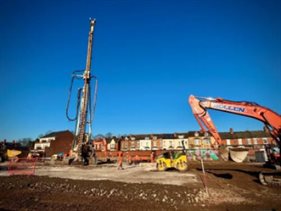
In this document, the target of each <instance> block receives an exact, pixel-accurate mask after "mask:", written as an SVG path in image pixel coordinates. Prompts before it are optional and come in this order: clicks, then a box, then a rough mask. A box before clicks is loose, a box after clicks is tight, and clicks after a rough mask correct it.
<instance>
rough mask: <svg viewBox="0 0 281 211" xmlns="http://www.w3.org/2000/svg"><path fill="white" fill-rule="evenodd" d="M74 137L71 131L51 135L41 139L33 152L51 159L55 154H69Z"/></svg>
mask: <svg viewBox="0 0 281 211" xmlns="http://www.w3.org/2000/svg"><path fill="white" fill-rule="evenodd" d="M73 139H74V135H73V134H72V132H70V131H69V130H65V131H57V132H52V133H49V134H47V135H45V136H43V137H41V138H40V139H39V141H38V142H37V143H35V144H34V150H32V151H33V152H38V153H39V154H41V155H43V156H45V157H51V156H52V155H54V154H58V153H63V154H68V153H69V151H70V149H71V145H72V141H73Z"/></svg>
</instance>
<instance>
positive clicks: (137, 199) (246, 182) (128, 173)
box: [0, 161, 281, 211]
mask: <svg viewBox="0 0 281 211" xmlns="http://www.w3.org/2000/svg"><path fill="white" fill-rule="evenodd" d="M123 167H124V169H123V170H117V165H116V164H115V163H112V164H102V165H97V166H86V167H84V166H80V165H74V166H68V165H62V164H59V163H56V164H55V165H47V164H46V163H45V164H44V163H37V166H36V170H35V175H34V176H24V175H14V176H9V172H8V171H7V163H3V164H1V166H0V190H1V191H0V210H63V209H65V210H239V211H240V210H262V211H264V210H281V200H280V196H281V187H268V186H263V185H261V184H260V183H259V180H258V174H259V172H260V171H265V172H268V171H272V170H270V169H265V168H263V167H262V164H253V163H240V164H239V163H234V162H230V161H229V162H223V161H210V162H204V168H205V171H206V176H205V177H204V176H203V174H202V168H201V163H200V162H195V161H194V162H191V163H190V164H189V170H188V171H186V172H178V171H176V170H170V171H166V172H158V171H156V170H155V169H156V168H155V164H154V163H152V164H151V163H142V164H138V165H130V166H129V165H125V166H123Z"/></svg>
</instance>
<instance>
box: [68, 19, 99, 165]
mask: <svg viewBox="0 0 281 211" xmlns="http://www.w3.org/2000/svg"><path fill="white" fill-rule="evenodd" d="M95 23H96V20H95V19H90V31H89V36H88V48H87V60H86V68H85V71H84V72H83V71H74V72H73V75H72V80H71V85H70V88H69V97H68V102H67V108H66V116H67V118H68V119H69V120H70V121H76V127H75V136H74V140H73V143H72V153H71V155H70V157H69V164H71V163H72V162H73V161H84V164H86V165H87V163H88V160H89V158H90V157H91V155H92V154H93V153H92V152H91V145H90V144H89V139H90V138H91V136H92V122H93V113H94V110H95V105H96V95H97V79H96V77H95V76H92V75H91V60H92V45H93V34H94V27H95ZM79 72H83V74H82V75H81V74H79ZM92 78H94V79H95V82H96V83H95V91H94V107H93V108H92V105H91V101H92V100H91V88H90V85H91V79H92ZM75 79H82V80H83V81H84V85H83V88H80V89H78V94H77V106H76V116H75V117H74V118H70V117H69V115H68V113H69V112H68V109H69V104H70V98H71V92H72V86H73V82H74V80H75ZM87 126H88V128H87Z"/></svg>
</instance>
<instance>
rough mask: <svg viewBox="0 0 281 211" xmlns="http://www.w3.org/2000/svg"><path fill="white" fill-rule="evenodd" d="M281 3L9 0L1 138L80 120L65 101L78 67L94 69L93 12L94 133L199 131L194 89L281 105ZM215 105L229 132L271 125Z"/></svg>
mask: <svg viewBox="0 0 281 211" xmlns="http://www.w3.org/2000/svg"><path fill="white" fill-rule="evenodd" d="M280 11H281V2H280V1H278V0H269V1H263V0H261V1H258V0H248V1H244V0H238V1H237V0H222V1H219V0H214V1H210V0H206V1H160V0H159V1H151V0H147V1H146V0H142V1H138V0H132V1H131V0H119V1H114V0H112V1H109V0H108V1H86V0H81V1H77V0H67V1H64V0H61V1H55V0H40V1H38V0H25V1H24V0H12V1H10V0H0V25H1V28H0V73H1V75H0V119H1V121H0V140H2V139H7V140H13V139H19V138H27V137H30V138H36V137H37V136H38V135H39V134H43V133H46V132H47V131H57V130H65V129H69V130H73V129H74V123H73V122H68V120H67V119H66V117H65V107H66V102H67V97H68V88H69V83H70V77H71V73H72V71H73V70H77V69H78V70H81V69H84V68H85V63H86V48H87V36H88V30H89V22H88V19H89V17H93V18H96V20H97V24H96V28H95V38H94V49H93V61H92V72H93V74H94V75H96V76H97V77H98V79H99V89H98V101H97V109H96V113H95V122H94V125H93V133H94V134H100V133H102V134H105V133H107V132H111V133H113V134H115V135H119V134H139V133H173V132H186V131H190V130H198V129H199V126H198V124H197V122H196V121H195V119H194V117H193V115H192V112H191V109H190V107H189V105H188V104H187V98H188V96H189V95H190V94H193V95H196V96H211V97H222V98H225V99H230V100H237V101H242V100H246V101H253V102H257V103H259V104H260V105H263V106H266V107H268V108H271V109H272V110H274V111H276V112H277V113H279V114H280V113H281V94H280V90H281V83H280V79H281V13H280ZM73 106H74V105H73ZM210 114H211V116H212V118H213V121H214V122H215V124H216V126H217V128H218V129H219V131H228V130H229V128H230V127H232V128H234V130H236V131H238V130H259V129H262V126H263V125H262V124H261V123H260V122H258V121H256V120H253V119H249V118H246V117H240V116H235V115H231V114H226V113H222V112H216V111H210Z"/></svg>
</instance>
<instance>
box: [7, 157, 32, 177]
mask: <svg viewBox="0 0 281 211" xmlns="http://www.w3.org/2000/svg"><path fill="white" fill-rule="evenodd" d="M36 162H37V159H36V158H31V159H26V158H18V159H11V160H10V161H9V164H8V174H9V176H11V175H34V174H35V166H36Z"/></svg>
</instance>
